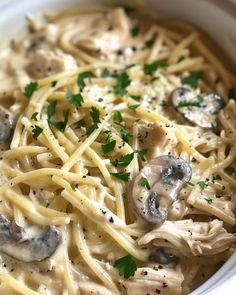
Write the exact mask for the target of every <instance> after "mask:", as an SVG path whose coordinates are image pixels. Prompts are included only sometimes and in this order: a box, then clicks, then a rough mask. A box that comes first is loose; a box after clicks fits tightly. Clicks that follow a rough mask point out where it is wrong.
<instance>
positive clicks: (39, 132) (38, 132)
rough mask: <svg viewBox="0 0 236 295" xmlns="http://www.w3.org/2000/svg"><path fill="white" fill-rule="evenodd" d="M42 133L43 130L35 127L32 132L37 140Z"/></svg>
mask: <svg viewBox="0 0 236 295" xmlns="http://www.w3.org/2000/svg"><path fill="white" fill-rule="evenodd" d="M42 132H43V129H42V128H41V127H39V126H37V125H35V126H34V128H33V130H32V134H33V138H34V139H37V138H38V137H39V135H40V134H41V133H42Z"/></svg>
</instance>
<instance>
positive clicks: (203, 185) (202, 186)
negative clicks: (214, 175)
mask: <svg viewBox="0 0 236 295" xmlns="http://www.w3.org/2000/svg"><path fill="white" fill-rule="evenodd" d="M198 185H199V186H200V188H201V189H202V190H203V189H204V188H206V187H207V184H206V183H205V182H204V181H199V182H198Z"/></svg>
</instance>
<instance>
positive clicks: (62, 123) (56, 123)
mask: <svg viewBox="0 0 236 295" xmlns="http://www.w3.org/2000/svg"><path fill="white" fill-rule="evenodd" d="M68 119H69V110H68V111H66V113H65V118H64V121H53V120H49V124H50V125H52V126H54V127H55V128H56V129H57V130H59V131H61V132H64V131H65V129H66V125H67V123H68Z"/></svg>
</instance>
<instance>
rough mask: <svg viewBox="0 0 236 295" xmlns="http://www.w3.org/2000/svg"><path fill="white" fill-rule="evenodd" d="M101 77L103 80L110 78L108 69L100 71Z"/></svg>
mask: <svg viewBox="0 0 236 295" xmlns="http://www.w3.org/2000/svg"><path fill="white" fill-rule="evenodd" d="M101 76H102V77H103V78H107V77H110V76H111V73H110V71H109V70H108V69H103V70H102V73H101Z"/></svg>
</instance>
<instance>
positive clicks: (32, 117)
mask: <svg viewBox="0 0 236 295" xmlns="http://www.w3.org/2000/svg"><path fill="white" fill-rule="evenodd" d="M38 114H39V112H35V113H33V115H32V116H31V120H34V121H38V118H37V116H38Z"/></svg>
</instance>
